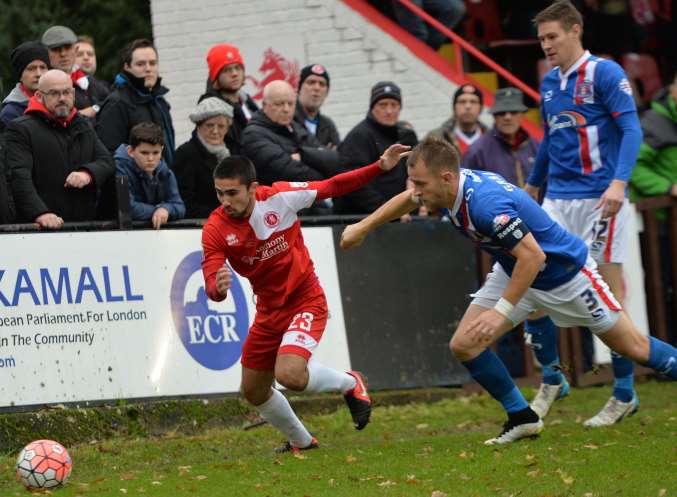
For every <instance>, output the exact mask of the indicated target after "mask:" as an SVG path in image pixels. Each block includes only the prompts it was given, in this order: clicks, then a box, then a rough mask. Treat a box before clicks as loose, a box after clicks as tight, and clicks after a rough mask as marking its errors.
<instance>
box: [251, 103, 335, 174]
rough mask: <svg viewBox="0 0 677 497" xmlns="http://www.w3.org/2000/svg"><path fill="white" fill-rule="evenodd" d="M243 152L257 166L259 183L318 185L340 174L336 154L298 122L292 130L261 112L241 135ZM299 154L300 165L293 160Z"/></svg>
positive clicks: (292, 126)
mask: <svg viewBox="0 0 677 497" xmlns="http://www.w3.org/2000/svg"><path fill="white" fill-rule="evenodd" d="M242 152H243V153H244V155H246V156H247V157H249V158H250V159H251V160H252V161H253V162H254V165H255V166H256V175H257V177H258V180H259V182H261V183H262V184H264V185H272V184H273V183H274V182H276V181H317V180H322V179H326V178H331V177H332V176H334V175H335V174H336V173H338V172H339V155H338V153H337V152H336V150H331V149H329V148H326V147H323V146H322V145H321V144H320V142H319V141H317V138H315V136H313V135H311V134H310V132H309V131H308V130H307V129H306V128H305V126H301V125H300V124H298V123H297V122H295V121H292V122H291V124H290V125H289V127H287V126H281V125H279V124H276V123H274V122H273V121H271V120H270V119H269V118H268V116H266V114H265V113H264V112H263V111H262V110H260V111H258V112H257V113H256V114H254V116H253V117H252V119H251V121H249V124H248V125H247V127H246V128H245V130H244V134H243V135H242ZM297 152H298V153H299V154H300V156H301V161H297V160H294V159H292V157H291V155H292V154H293V153H297Z"/></svg>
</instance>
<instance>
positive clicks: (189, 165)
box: [172, 130, 220, 219]
mask: <svg viewBox="0 0 677 497" xmlns="http://www.w3.org/2000/svg"><path fill="white" fill-rule="evenodd" d="M217 162H218V160H217V158H216V155H214V154H210V153H209V152H208V151H207V149H206V148H205V146H204V145H203V144H202V142H200V140H199V138H198V137H197V130H193V136H192V137H191V139H190V140H188V141H187V142H186V143H184V144H183V145H181V146H180V147H179V148H178V149H177V150H176V156H175V157H174V164H172V171H174V174H175V175H176V181H177V182H178V184H179V193H180V194H181V198H182V199H183V201H184V203H185V204H186V217H188V218H191V219H192V218H208V217H209V215H210V214H211V213H212V211H213V210H214V209H216V208H217V207H218V206H219V205H220V204H219V200H218V199H217V198H216V194H215V193H214V180H213V179H212V173H213V172H214V169H215V168H216V165H217Z"/></svg>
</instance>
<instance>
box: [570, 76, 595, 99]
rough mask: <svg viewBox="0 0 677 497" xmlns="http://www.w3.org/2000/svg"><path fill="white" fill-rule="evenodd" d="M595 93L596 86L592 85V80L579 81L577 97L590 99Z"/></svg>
mask: <svg viewBox="0 0 677 497" xmlns="http://www.w3.org/2000/svg"><path fill="white" fill-rule="evenodd" d="M593 93H594V88H593V86H592V81H590V80H589V79H586V80H584V81H582V82H581V83H579V84H578V85H577V86H576V95H575V96H576V97H577V98H580V99H583V100H585V99H589V98H591V97H592V95H593Z"/></svg>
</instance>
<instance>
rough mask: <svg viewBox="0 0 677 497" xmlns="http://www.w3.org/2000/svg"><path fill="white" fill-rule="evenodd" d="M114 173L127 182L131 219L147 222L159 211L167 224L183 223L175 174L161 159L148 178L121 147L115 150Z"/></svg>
mask: <svg viewBox="0 0 677 497" xmlns="http://www.w3.org/2000/svg"><path fill="white" fill-rule="evenodd" d="M115 169H116V175H117V176H127V177H128V178H129V203H130V204H131V206H132V219H134V220H141V221H148V220H150V219H151V218H152V217H153V213H154V212H155V210H156V209H158V208H159V207H164V208H165V209H167V211H168V212H169V220H170V221H173V220H175V219H183V217H184V216H185V215H186V206H185V205H184V204H183V200H181V196H180V195H179V187H178V185H177V183H176V177H175V176H174V173H173V172H172V171H171V170H170V169H169V168H168V167H167V163H166V162H165V161H164V159H162V160H161V161H160V164H159V165H158V167H157V168H156V169H155V171H153V177H152V178H151V177H150V176H148V175H147V174H146V173H145V172H144V171H143V170H142V169H141V168H140V167H139V166H137V165H136V161H135V160H134V158H133V157H132V156H130V155H129V154H128V153H127V145H125V144H122V145H120V146H119V147H118V148H117V150H115Z"/></svg>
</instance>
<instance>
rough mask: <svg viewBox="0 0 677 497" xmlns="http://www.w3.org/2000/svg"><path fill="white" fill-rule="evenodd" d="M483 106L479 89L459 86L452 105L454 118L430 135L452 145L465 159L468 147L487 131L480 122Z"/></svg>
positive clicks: (468, 85) (469, 85)
mask: <svg viewBox="0 0 677 497" xmlns="http://www.w3.org/2000/svg"><path fill="white" fill-rule="evenodd" d="M482 104H483V99H482V92H481V91H480V89H479V88H477V87H476V86H473V85H471V84H466V85H462V86H459V87H458V88H457V89H456V91H455V92H454V98H453V100H452V103H451V110H452V116H451V117H450V118H449V119H447V120H446V121H445V122H444V123H443V124H442V126H440V127H439V128H436V129H434V130H433V131H431V132H430V134H431V135H433V136H437V137H438V138H442V139H443V140H446V141H448V142H449V143H451V144H452V145H453V146H454V147H456V150H458V153H459V155H460V156H461V157H463V155H464V154H465V152H466V151H467V150H468V147H470V145H472V144H473V143H475V142H476V141H477V140H479V139H480V137H481V136H482V134H483V133H484V132H485V131H486V130H487V128H486V126H484V125H483V124H482V123H481V122H480V121H479V117H480V113H481V112H482Z"/></svg>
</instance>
